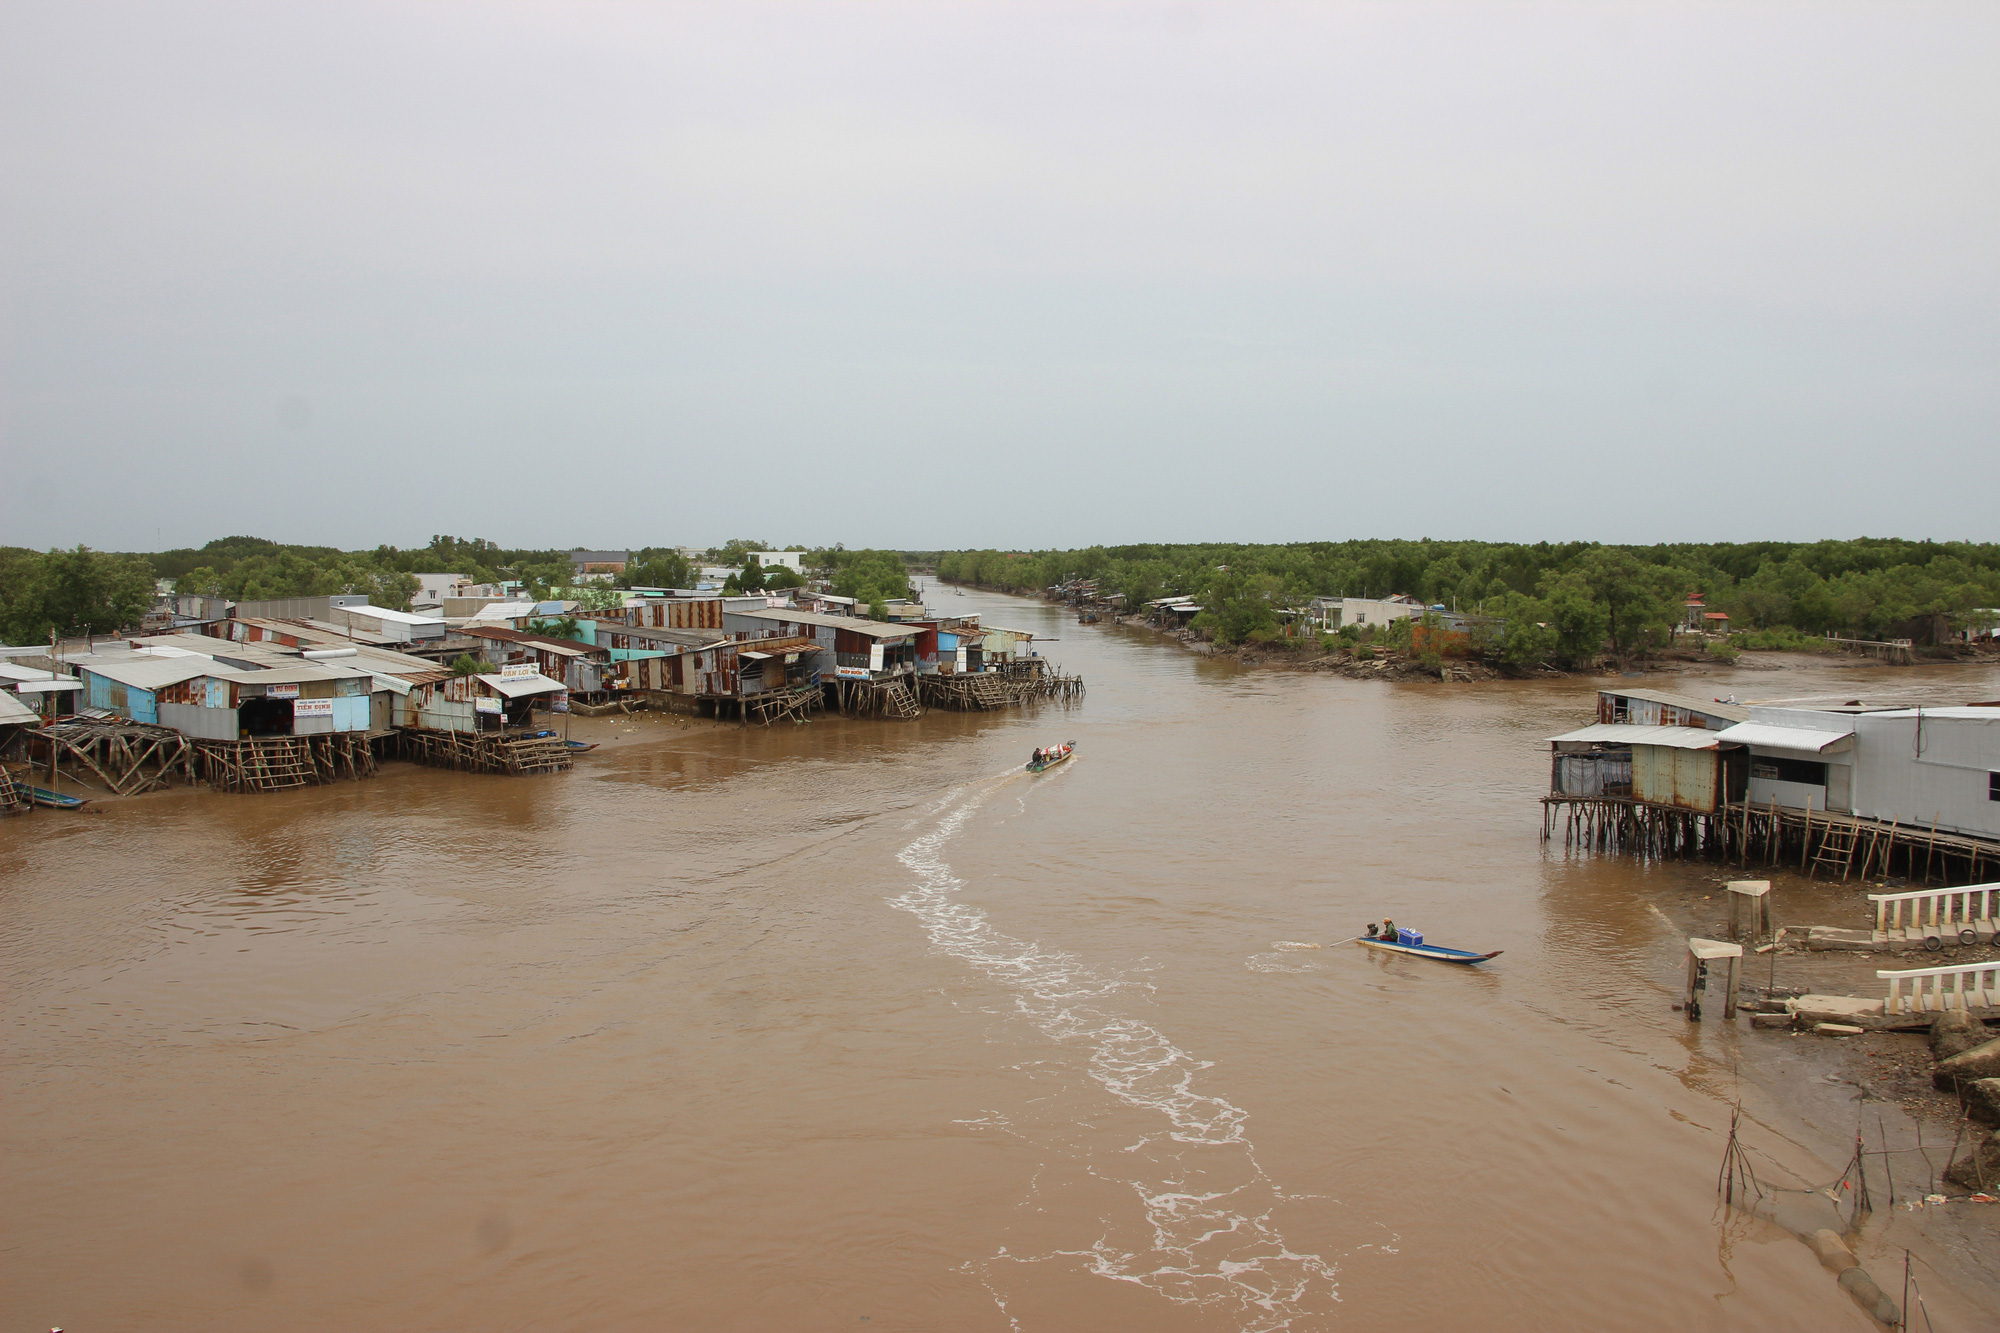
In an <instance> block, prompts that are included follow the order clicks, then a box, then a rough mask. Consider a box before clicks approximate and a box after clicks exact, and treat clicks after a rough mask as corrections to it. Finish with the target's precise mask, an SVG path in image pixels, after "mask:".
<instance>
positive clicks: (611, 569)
mask: <svg viewBox="0 0 2000 1333" xmlns="http://www.w3.org/2000/svg"><path fill="white" fill-rule="evenodd" d="M631 563H632V553H631V552H630V551H571V552H570V553H569V568H570V573H571V574H572V575H573V576H575V577H577V578H585V577H589V576H591V575H599V574H602V575H612V574H623V573H624V572H625V566H627V565H629V564H631Z"/></svg>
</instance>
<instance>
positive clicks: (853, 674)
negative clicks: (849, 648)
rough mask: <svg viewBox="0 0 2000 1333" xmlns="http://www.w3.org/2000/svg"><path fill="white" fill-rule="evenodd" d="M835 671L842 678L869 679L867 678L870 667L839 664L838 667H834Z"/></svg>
mask: <svg viewBox="0 0 2000 1333" xmlns="http://www.w3.org/2000/svg"><path fill="white" fill-rule="evenodd" d="M833 671H834V674H835V675H837V676H839V677H840V678H841V679H842V680H867V679H868V668H867V667H851V666H837V667H835V668H834V669H833Z"/></svg>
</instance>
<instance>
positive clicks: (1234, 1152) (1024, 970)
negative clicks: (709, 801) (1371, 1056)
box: [888, 782, 1339, 1333]
mask: <svg viewBox="0 0 2000 1333" xmlns="http://www.w3.org/2000/svg"><path fill="white" fill-rule="evenodd" d="M998 786H999V783H997V782H996V783H991V784H987V785H985V786H983V787H980V788H977V789H973V790H971V791H970V792H966V791H961V792H957V793H953V795H952V796H951V797H948V798H947V799H946V800H945V801H944V802H942V803H940V805H939V806H938V807H936V810H937V811H938V812H940V814H941V817H940V818H939V819H938V822H937V823H936V825H935V826H934V827H933V828H931V829H930V831H929V832H926V833H924V834H922V835H921V836H919V837H918V838H917V839H916V840H915V841H913V842H911V843H910V844H909V845H908V846H907V847H904V848H903V849H902V850H901V851H900V852H898V853H897V860H899V861H901V862H902V863H903V864H904V865H905V866H907V867H908V868H909V869H910V870H911V872H912V873H913V874H914V875H915V877H916V883H915V884H914V885H913V886H912V887H911V888H910V889H909V890H908V891H907V892H905V893H902V894H900V895H898V896H896V897H893V898H891V899H889V900H888V901H889V904H890V905H891V906H893V907H896V908H899V909H901V910H903V911H906V912H909V913H910V914H911V915H913V916H915V917H916V918H917V920H918V922H919V923H921V925H922V927H923V930H924V932H925V934H926V935H927V936H928V937H929V938H930V941H931V944H932V945H933V946H934V947H935V948H937V949H939V950H941V951H942V952H944V953H947V954H949V955H951V956H952V957H954V958H957V959H959V960H960V961H962V962H964V963H966V964H967V965H968V966H970V967H972V968H973V969H975V970H976V971H979V972H981V973H983V974H984V975H985V976H986V977H988V978H989V979H990V980H992V981H994V982H997V983H998V984H1000V985H1001V986H1003V987H1005V988H1006V989H1007V991H1008V992H1009V993H1010V995H1011V996H1012V998H1013V1001H1014V1006H1015V1010H1016V1012H1017V1013H1018V1014H1019V1016H1020V1017H1022V1018H1023V1019H1025V1020H1026V1021H1027V1022H1028V1023H1030V1024H1031V1025H1032V1026H1034V1027H1035V1028H1036V1029H1037V1030H1038V1031H1040V1032H1041V1033H1042V1034H1043V1035H1044V1036H1046V1037H1047V1038H1049V1039H1050V1040H1051V1041H1054V1042H1056V1043H1059V1044H1062V1045H1065V1046H1073V1047H1077V1048H1080V1049H1081V1050H1082V1051H1083V1052H1084V1063H1085V1068H1086V1070H1087V1072H1088V1073H1089V1076H1090V1078H1091V1079H1092V1080H1093V1081H1094V1082H1096V1083H1097V1084H1098V1085H1099V1086H1100V1087H1101V1088H1103V1089H1104V1091H1106V1092H1108V1093H1109V1094H1110V1095H1111V1096H1112V1097H1114V1098H1116V1099H1117V1100H1118V1101H1120V1102H1122V1103H1124V1104H1125V1105H1127V1106H1129V1107H1133V1108H1136V1109H1138V1110H1141V1111H1144V1112H1147V1113H1150V1114H1152V1115H1156V1116H1158V1117H1159V1118H1160V1120H1161V1121H1162V1122H1163V1123H1162V1124H1161V1127H1160V1130H1159V1131H1158V1132H1157V1133H1149V1134H1147V1135H1146V1136H1145V1137H1143V1138H1142V1139H1141V1140H1140V1141H1139V1142H1138V1143H1135V1144H1133V1145H1131V1146H1130V1147H1127V1148H1125V1149H1124V1150H1123V1152H1124V1153H1127V1154H1131V1156H1130V1157H1129V1158H1126V1159H1125V1160H1124V1161H1123V1162H1119V1163H1110V1162H1104V1161H1090V1162H1088V1163H1087V1168H1088V1170H1089V1171H1090V1173H1091V1174H1092V1175H1094V1176H1097V1177H1099V1178H1100V1179H1106V1180H1112V1181H1115V1182H1116V1183H1119V1184H1121V1185H1123V1186H1125V1187H1126V1188H1128V1189H1129V1190H1130V1191H1131V1193H1132V1196H1133V1198H1134V1200H1135V1201H1136V1203H1137V1205H1138V1209H1139V1216H1138V1217H1135V1218H1133V1219H1130V1221H1131V1222H1135V1223H1138V1225H1137V1226H1136V1227H1133V1226H1131V1225H1125V1224H1119V1223H1117V1222H1115V1221H1114V1219H1110V1218H1107V1219H1105V1221H1106V1234H1105V1236H1103V1237H1101V1238H1100V1239H1098V1240H1097V1241H1096V1242H1095V1243H1094V1244H1093V1245H1092V1246H1091V1247H1090V1248H1088V1249H1085V1250H1063V1251H1057V1252H1056V1253H1054V1254H1049V1255H1042V1256H1025V1255H1019V1254H1010V1253H1008V1252H1006V1251H1004V1250H1003V1251H1002V1252H1001V1253H1000V1254H999V1255H997V1256H995V1258H996V1260H1006V1261H1012V1262H1037V1261H1041V1260H1048V1259H1054V1258H1057V1257H1060V1256H1068V1257H1072V1258H1075V1259H1079V1260H1081V1262H1082V1264H1083V1267H1084V1269H1085V1270H1086V1271H1088V1272H1091V1273H1094V1274H1096V1275H1097V1276H1099V1277H1104V1278H1108V1279H1111V1280H1113V1281H1119V1282H1130V1283H1135V1284H1137V1285H1139V1286H1142V1287H1145V1288H1147V1289H1149V1290H1151V1291H1153V1292H1155V1293H1157V1294H1158V1295H1160V1296H1163V1297H1165V1298H1167V1299H1168V1300H1171V1301H1174V1302H1176V1303H1181V1304H1200V1305H1216V1306H1218V1307H1224V1308H1230V1307H1233V1308H1234V1309H1235V1310H1236V1312H1237V1313H1238V1316H1239V1318H1240V1320H1241V1321H1242V1322H1241V1323H1240V1324H1239V1327H1241V1328H1242V1329H1244V1330H1245V1333H1272V1331H1274V1330H1278V1329H1286V1328H1290V1327H1292V1325H1293V1322H1294V1321H1295V1320H1297V1319H1299V1318H1301V1317H1303V1315H1304V1314H1305V1313H1306V1311H1307V1309H1308V1307H1311V1308H1321V1307H1322V1303H1323V1302H1326V1301H1331V1300H1338V1299H1339V1296H1338V1284H1337V1282H1336V1270H1335V1268H1334V1266H1333V1265H1332V1264H1330V1263H1328V1262H1327V1261H1326V1260H1325V1259H1323V1258H1322V1257H1321V1256H1319V1255H1317V1254H1302V1253H1298V1252H1296V1251H1294V1250H1293V1249H1292V1248H1291V1247H1290V1246H1289V1245H1287V1244H1286V1243H1285V1239H1284V1237H1283V1236H1282V1235H1281V1234H1279V1232H1278V1230H1277V1228H1276V1225H1275V1224H1274V1223H1273V1221H1272V1214H1273V1212H1274V1211H1275V1209H1276V1208H1277V1206H1278V1205H1279V1204H1281V1203H1283V1202H1286V1201H1287V1200H1288V1199H1296V1198H1298V1197H1299V1196H1296V1195H1287V1194H1286V1193H1285V1192H1283V1191H1282V1190H1280V1189H1279V1188H1278V1187H1277V1185H1276V1184H1275V1183H1274V1182H1273V1181H1272V1180H1271V1179H1270V1177H1269V1176H1267V1175H1266V1174H1265V1173H1264V1169H1263V1168H1262V1167H1261V1166H1260V1165H1259V1164H1258V1162H1257V1159H1256V1155H1255V1151H1254V1148H1253V1146H1252V1145H1251V1143H1250V1140H1249V1138H1248V1136H1247V1134H1246V1132H1245V1124H1246V1121H1247V1118H1248V1117H1247V1116H1246V1114H1245V1113H1244V1112H1243V1110H1242V1109H1241V1108H1239V1107H1237V1106H1234V1105H1232V1104H1231V1103H1230V1102H1229V1101H1227V1100H1226V1099H1224V1098H1222V1097H1217V1096H1213V1095H1210V1094H1207V1093H1203V1092H1201V1091H1199V1090H1197V1088H1196V1087H1195V1078H1196V1075H1197V1074H1198V1073H1200V1071H1202V1070H1204V1069H1207V1068H1209V1067H1210V1062H1208V1061H1205V1060H1200V1059H1197V1058H1195V1057H1194V1056H1192V1055H1190V1054H1188V1053H1187V1052H1186V1051H1183V1050H1181V1049H1180V1048H1179V1047H1177V1046H1175V1045H1174V1043H1173V1042H1172V1041H1171V1040H1170V1039H1169V1038H1168V1037H1167V1036H1166V1034H1165V1033H1163V1032H1161V1031H1160V1030H1159V1029H1158V1028H1155V1027H1153V1026H1152V1025H1151V1024H1149V1023H1146V1022H1144V1021H1143V1020H1141V1019H1138V1018H1134V1017H1132V1016H1130V1015H1127V1014H1121V1013H1118V1012H1116V1011H1115V1010H1114V1009H1113V1008H1112V1007H1111V1002H1112V1001H1113V1000H1114V999H1115V998H1116V997H1117V996H1118V995H1119V994H1120V992H1122V991H1126V990H1130V989H1132V988H1133V985H1134V983H1131V982H1128V981H1123V980H1120V979H1117V978H1115V977H1105V976H1101V975H1098V974H1097V973H1094V972H1092V971H1091V970H1090V969H1089V968H1087V967H1085V966H1084V964H1083V963H1082V961H1081V960H1080V959H1079V958H1078V957H1077V956H1076V955H1075V954H1072V953H1068V952H1065V951H1062V950H1057V949H1049V948H1045V947H1043V946H1042V945H1040V944H1036V943H1031V942H1028V941H1024V940H1019V939H1015V938H1013V937H1011V936H1009V935H1006V934H1004V933H1002V932H1001V931H999V930H997V929H995V928H994V926H993V924H992V922H991V921H989V920H988V918H987V915H986V913H985V912H984V911H981V910H980V909H978V908H976V907H971V906H968V905H966V904H965V903H963V902H960V901H959V900H958V898H957V897H956V894H957V893H958V891H959V890H960V889H962V888H963V887H964V884H963V882H962V881H961V880H959V879H958V878H957V876H955V875H954V874H953V873H952V870H951V867H950V865H949V864H948V863H947V862H946V861H945V859H944V855H943V851H944V848H945V845H946V844H947V843H949V842H950V841H951V839H952V838H953V837H954V836H955V835H956V834H957V833H958V832H959V830H960V829H962V828H963V827H964V826H965V822H966V821H967V820H968V819H969V818H970V817H971V816H972V814H973V812H974V811H975V810H977V809H978V808H979V807H980V805H981V804H983V803H984V801H985V799H986V797H987V796H988V795H989V794H990V793H991V792H992V791H994V790H996V789H997V787H998ZM1121 1155H1122V1154H1121ZM1100 1156H1101V1154H1100ZM1135 1167H1137V1168H1139V1170H1138V1172H1137V1178H1134V1174H1135V1173H1134V1168H1135ZM1146 1167H1151V1168H1152V1169H1151V1170H1146V1169H1145V1168H1146ZM1114 1235H1121V1236H1128V1237H1131V1238H1132V1239H1133V1241H1135V1242H1136V1243H1129V1242H1128V1243H1126V1244H1118V1243H1114V1241H1113V1240H1112V1237H1113V1236H1114ZM982 1280H984V1281H986V1282H987V1285H988V1287H989V1290H991V1289H992V1282H991V1280H990V1274H986V1275H983V1276H982ZM994 1299H995V1300H996V1302H998V1303H999V1304H1000V1306H1001V1309H1002V1310H1003V1311H1005V1309H1006V1302H1005V1300H1004V1299H1003V1298H1002V1297H1001V1294H1000V1293H999V1292H998V1291H997V1290H995V1291H994ZM1009 1318H1010V1319H1011V1318H1012V1316H1011V1315H1010V1316H1009Z"/></svg>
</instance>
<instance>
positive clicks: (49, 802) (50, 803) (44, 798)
mask: <svg viewBox="0 0 2000 1333" xmlns="http://www.w3.org/2000/svg"><path fill="white" fill-rule="evenodd" d="M21 785H22V786H27V784H26V783H22V784H21ZM28 799H29V800H31V801H33V802H34V803H35V804H36V805H45V806H47V807H48V808H49V809H51V810H81V809H83V807H85V806H86V805H89V804H90V800H89V798H88V797H76V796H65V795H63V794H62V793H61V792H59V791H50V790H48V788H46V787H28Z"/></svg>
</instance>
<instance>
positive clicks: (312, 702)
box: [292, 699, 333, 722]
mask: <svg viewBox="0 0 2000 1333" xmlns="http://www.w3.org/2000/svg"><path fill="white" fill-rule="evenodd" d="M332 716H333V700H331V699H294V700H292V720H293V721H295V722H296V721H297V720H298V719H300V718H302V717H326V718H330V717H332Z"/></svg>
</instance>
